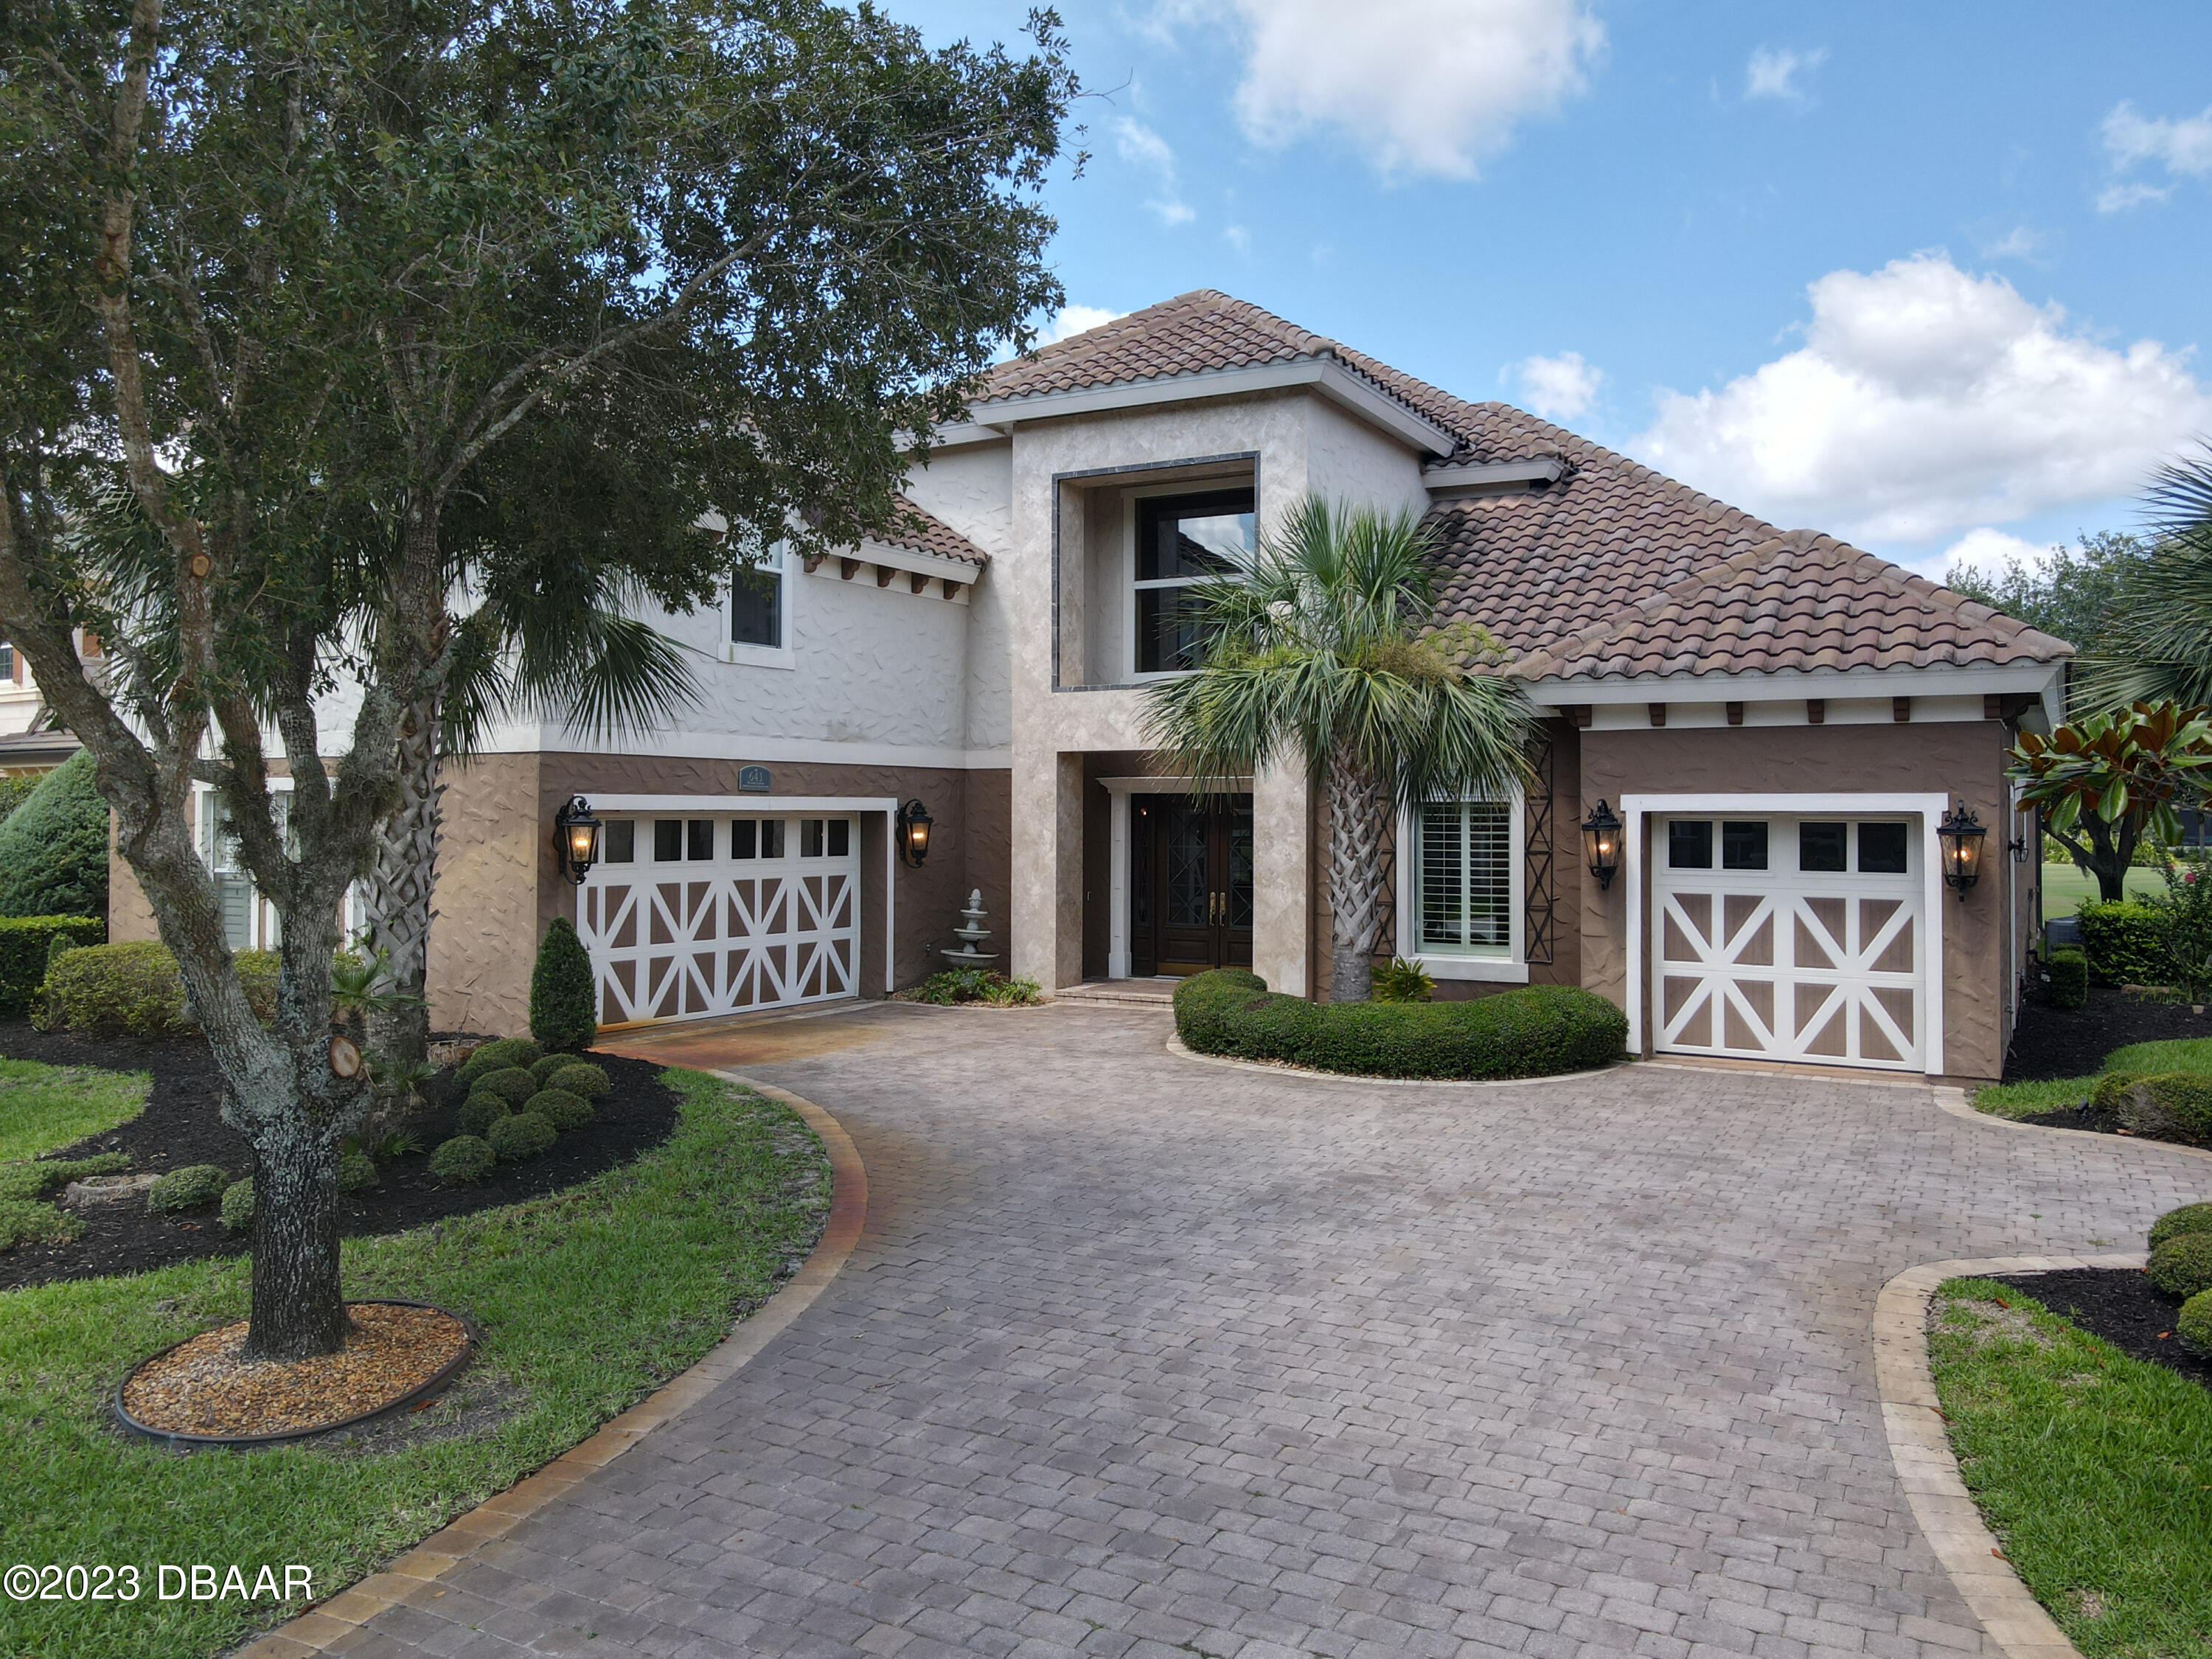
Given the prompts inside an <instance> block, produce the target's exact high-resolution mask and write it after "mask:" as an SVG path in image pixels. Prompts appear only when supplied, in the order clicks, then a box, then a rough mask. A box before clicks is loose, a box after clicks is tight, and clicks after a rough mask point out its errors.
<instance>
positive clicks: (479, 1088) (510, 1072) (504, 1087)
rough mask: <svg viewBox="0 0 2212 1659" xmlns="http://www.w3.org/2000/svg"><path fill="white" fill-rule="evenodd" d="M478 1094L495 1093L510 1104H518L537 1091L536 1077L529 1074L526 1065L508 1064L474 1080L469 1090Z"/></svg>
mask: <svg viewBox="0 0 2212 1659" xmlns="http://www.w3.org/2000/svg"><path fill="white" fill-rule="evenodd" d="M537 1092H538V1079H536V1078H534V1077H532V1076H531V1075H530V1069H529V1067H527V1066H506V1067H503V1068H502V1069H501V1070H499V1071H496V1072H487V1073H484V1074H483V1076H482V1077H480V1078H478V1079H477V1081H476V1087H475V1088H474V1089H473V1090H472V1091H471V1093H474V1094H479V1095H497V1096H498V1097H500V1098H501V1100H504V1101H506V1102H507V1103H509V1104H510V1105H514V1106H520V1104H522V1103H523V1102H524V1101H526V1100H527V1099H529V1098H530V1097H531V1096H532V1095H534V1094H536V1093H537Z"/></svg>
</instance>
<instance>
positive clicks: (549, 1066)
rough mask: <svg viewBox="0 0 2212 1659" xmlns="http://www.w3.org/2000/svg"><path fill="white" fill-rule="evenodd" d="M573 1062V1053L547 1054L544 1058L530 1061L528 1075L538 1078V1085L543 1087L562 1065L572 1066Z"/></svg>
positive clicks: (574, 1061)
mask: <svg viewBox="0 0 2212 1659" xmlns="http://www.w3.org/2000/svg"><path fill="white" fill-rule="evenodd" d="M575 1063H576V1057H575V1055H574V1054H547V1055H546V1056H545V1057H544V1059H542V1060H533V1061H532V1063H531V1066H530V1075H531V1076H532V1077H534V1078H536V1079H538V1087H539V1088H541V1089H543V1088H544V1087H546V1086H547V1085H549V1084H550V1083H551V1082H552V1080H553V1073H556V1072H557V1071H559V1070H560V1069H561V1068H562V1066H574V1064H575Z"/></svg>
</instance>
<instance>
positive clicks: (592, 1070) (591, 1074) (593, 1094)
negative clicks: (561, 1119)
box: [545, 1060, 615, 1100]
mask: <svg viewBox="0 0 2212 1659" xmlns="http://www.w3.org/2000/svg"><path fill="white" fill-rule="evenodd" d="M545 1086H546V1087H547V1088H549V1089H566V1090H567V1091H568V1092H569V1093H570V1094H572V1095H581V1096H582V1097H584V1098H585V1099H586V1100H605V1098H606V1097H608V1096H609V1095H610V1094H611V1093H613V1092H614V1086H615V1085H613V1084H611V1083H610V1082H608V1081H607V1073H606V1068H605V1066H594V1065H592V1063H591V1061H589V1060H571V1061H569V1062H568V1064H567V1065H566V1066H562V1068H561V1069H560V1070H559V1071H557V1072H556V1073H553V1075H552V1076H551V1077H550V1078H548V1079H546V1080H545Z"/></svg>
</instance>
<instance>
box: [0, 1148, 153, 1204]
mask: <svg viewBox="0 0 2212 1659" xmlns="http://www.w3.org/2000/svg"><path fill="white" fill-rule="evenodd" d="M130 1167H131V1158H130V1155H129V1154H128V1153H126V1152H95V1153H94V1154H93V1155H92V1156H91V1157H90V1158H39V1159H37V1160H35V1161H33V1160H29V1159H26V1160H25V1161H23V1162H21V1163H20V1164H0V1199H13V1200H24V1199H36V1198H46V1197H49V1196H51V1195H52V1194H55V1193H58V1192H59V1191H61V1189H62V1188H64V1187H66V1186H68V1185H69V1184H70V1182H72V1181H82V1180H84V1179H85V1178H86V1177H87V1176H105V1175H121V1174H122V1173H123V1172H124V1171H125V1170H127V1169H129V1168H130Z"/></svg>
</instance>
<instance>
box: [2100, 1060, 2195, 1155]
mask: <svg viewBox="0 0 2212 1659" xmlns="http://www.w3.org/2000/svg"><path fill="white" fill-rule="evenodd" d="M2099 1087H2100V1090H2101V1089H2102V1085H2101V1084H2100V1085H2099ZM2090 1098H2091V1099H2092V1100H2094V1099H2095V1098H2096V1095H2095V1094H2092V1095H2091V1097H2090ZM2118 1107H2119V1115H2120V1121H2121V1122H2123V1123H2124V1124H2125V1125H2127V1127H2129V1128H2130V1129H2133V1130H2134V1131H2135V1132H2136V1133H2137V1134H2139V1135H2153V1136H2155V1137H2156V1138H2157V1139H2160V1140H2179V1141H2182V1142H2185V1143H2195V1142H2197V1141H2203V1140H2212V1077H2203V1076H2200V1075H2199V1074H2197V1073H2194V1072H2164V1073H2159V1074H2157V1075H2155V1076H2152V1077H2142V1078H2136V1079H2133V1081H2132V1082H2130V1084H2129V1085H2128V1087H2127V1090H2126V1092H2125V1093H2124V1094H2123V1095H2121V1096H2120V1097H2119V1099H2118Z"/></svg>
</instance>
